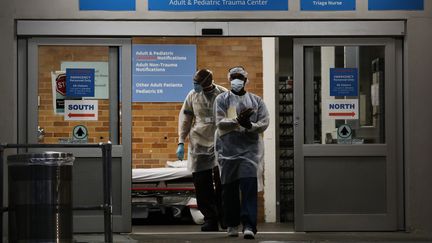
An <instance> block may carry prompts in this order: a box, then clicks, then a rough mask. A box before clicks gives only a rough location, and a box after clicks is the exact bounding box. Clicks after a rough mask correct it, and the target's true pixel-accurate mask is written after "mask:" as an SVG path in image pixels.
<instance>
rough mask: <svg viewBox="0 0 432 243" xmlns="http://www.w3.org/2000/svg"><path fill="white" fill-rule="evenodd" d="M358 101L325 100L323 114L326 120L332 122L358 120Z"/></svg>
mask: <svg viewBox="0 0 432 243" xmlns="http://www.w3.org/2000/svg"><path fill="white" fill-rule="evenodd" d="M358 111H359V107H358V100H356V99H347V100H345V99H344V100H342V99H341V100H327V101H326V102H325V107H324V109H323V112H325V113H323V114H325V116H326V117H327V118H328V119H333V120H356V119H358Z"/></svg>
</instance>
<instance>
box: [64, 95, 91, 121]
mask: <svg viewBox="0 0 432 243" xmlns="http://www.w3.org/2000/svg"><path fill="white" fill-rule="evenodd" d="M64 119H65V121H97V120H98V101H97V100H65V113H64Z"/></svg>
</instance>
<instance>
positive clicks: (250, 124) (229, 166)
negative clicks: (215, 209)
mask: <svg viewBox="0 0 432 243" xmlns="http://www.w3.org/2000/svg"><path fill="white" fill-rule="evenodd" d="M228 79H229V81H230V82H231V90H230V91H229V92H225V93H223V94H220V95H219V96H218V97H217V98H216V103H215V115H216V126H217V131H216V144H215V150H216V156H217V159H218V162H219V168H220V171H221V181H222V205H223V209H224V215H225V223H226V225H227V226H228V235H229V236H232V237H236V236H238V226H239V225H240V223H242V225H243V236H244V238H245V239H254V238H255V234H256V233H257V228H256V226H257V197H258V193H257V192H258V190H262V172H263V163H262V162H263V157H264V144H263V139H262V133H263V132H264V131H265V130H266V129H267V127H268V125H269V113H268V111H267V108H266V105H265V104H264V102H263V100H262V99H261V98H260V97H259V96H257V95H255V94H252V93H250V92H246V90H245V85H246V83H248V82H249V81H248V73H247V72H246V70H245V69H244V68H243V67H234V68H232V69H230V70H229V73H228ZM240 195H241V196H240ZM240 198H241V199H240Z"/></svg>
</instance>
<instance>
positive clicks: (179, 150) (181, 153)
mask: <svg viewBox="0 0 432 243" xmlns="http://www.w3.org/2000/svg"><path fill="white" fill-rule="evenodd" d="M176 154H177V158H178V159H179V160H183V157H184V144H183V143H179V145H178V147H177V152H176Z"/></svg>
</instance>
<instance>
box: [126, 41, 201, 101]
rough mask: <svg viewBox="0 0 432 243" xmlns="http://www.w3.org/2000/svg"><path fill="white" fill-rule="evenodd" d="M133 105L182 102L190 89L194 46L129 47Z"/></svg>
mask: <svg viewBox="0 0 432 243" xmlns="http://www.w3.org/2000/svg"><path fill="white" fill-rule="evenodd" d="M132 53H133V56H132V58H133V60H132V65H133V67H132V68H133V72H132V73H133V75H132V85H133V88H132V92H133V93H132V101H133V102H181V101H183V100H184V98H185V97H186V95H187V94H188V93H189V91H190V90H191V89H192V79H193V75H194V73H195V71H196V46H195V45H142V44H137V45H133V46H132Z"/></svg>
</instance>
